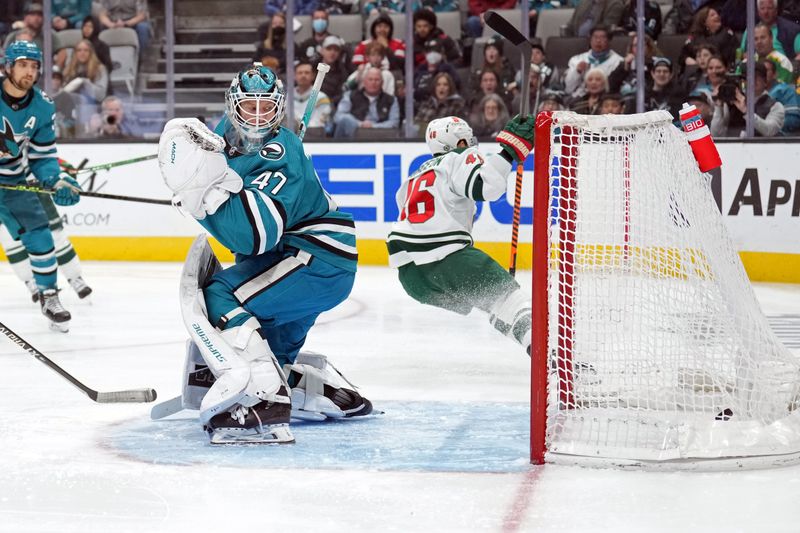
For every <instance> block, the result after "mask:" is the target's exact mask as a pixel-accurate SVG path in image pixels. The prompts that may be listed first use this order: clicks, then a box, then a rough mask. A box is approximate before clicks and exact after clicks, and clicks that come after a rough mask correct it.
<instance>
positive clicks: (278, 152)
mask: <svg viewBox="0 0 800 533" xmlns="http://www.w3.org/2000/svg"><path fill="white" fill-rule="evenodd" d="M285 153H286V149H285V148H284V147H283V145H282V144H281V143H277V142H271V143H269V144H267V145H266V146H265V147H263V148H262V149H261V150H260V151H259V155H261V157H263V158H264V159H267V160H269V161H278V160H279V159H281V158H282V157H283V155H284V154H285Z"/></svg>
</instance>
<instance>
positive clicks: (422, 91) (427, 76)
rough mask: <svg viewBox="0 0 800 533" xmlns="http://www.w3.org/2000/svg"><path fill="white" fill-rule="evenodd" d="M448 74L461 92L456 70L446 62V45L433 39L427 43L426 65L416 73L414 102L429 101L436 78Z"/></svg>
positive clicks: (421, 66)
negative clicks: (441, 74)
mask: <svg viewBox="0 0 800 533" xmlns="http://www.w3.org/2000/svg"><path fill="white" fill-rule="evenodd" d="M442 72H446V73H447V74H448V75H450V78H451V79H453V80H454V82H455V84H456V91H457V92H460V90H461V86H460V83H459V82H458V72H457V71H456V68H455V67H454V66H453V65H451V64H449V63H447V62H445V55H444V45H443V44H442V42H441V41H440V40H439V39H431V40H430V41H428V42H427V43H425V63H424V64H422V65H420V66H419V67H417V70H416V71H415V72H414V100H415V101H417V102H420V101H422V100H425V99H427V98H428V97H429V96H430V95H431V92H432V90H433V80H434V78H435V77H436V76H437V75H438V74H440V73H442Z"/></svg>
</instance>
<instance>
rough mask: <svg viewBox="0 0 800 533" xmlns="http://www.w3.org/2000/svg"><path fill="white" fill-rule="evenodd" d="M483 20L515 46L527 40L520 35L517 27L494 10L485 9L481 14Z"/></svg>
mask: <svg viewBox="0 0 800 533" xmlns="http://www.w3.org/2000/svg"><path fill="white" fill-rule="evenodd" d="M483 20H484V22H486V24H487V25H488V26H489V27H490V28H492V29H493V30H494V31H496V32H497V33H499V34H500V35H502V36H503V37H505V38H506V39H508V40H509V41H511V42H512V43H513V44H514V45H515V46H519V45H521V44H523V43H525V42H527V39H526V38H525V36H524V35H522V33H520V31H519V30H518V29H517V28H515V27H514V26H512V25H511V23H510V22H509V21H507V20H506V19H504V18H503V16H502V15H500V14H498V13H496V12H494V11H487V12H486V14H485V15H484V16H483ZM529 44H530V43H529Z"/></svg>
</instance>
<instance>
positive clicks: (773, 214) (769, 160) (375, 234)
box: [59, 143, 800, 282]
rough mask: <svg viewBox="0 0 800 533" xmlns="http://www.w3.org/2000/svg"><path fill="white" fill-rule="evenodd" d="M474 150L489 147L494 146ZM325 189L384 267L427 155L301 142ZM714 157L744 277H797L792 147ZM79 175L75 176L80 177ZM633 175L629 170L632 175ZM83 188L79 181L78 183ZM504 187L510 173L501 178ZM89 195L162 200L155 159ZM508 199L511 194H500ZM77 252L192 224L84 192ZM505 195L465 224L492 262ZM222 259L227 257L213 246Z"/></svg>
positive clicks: (162, 244) (798, 155)
mask: <svg viewBox="0 0 800 533" xmlns="http://www.w3.org/2000/svg"><path fill="white" fill-rule="evenodd" d="M481 146H482V148H483V149H484V150H487V151H495V150H496V145H494V144H490V143H483V144H482V145H481ZM306 149H307V153H309V154H311V155H313V161H314V166H315V168H316V169H317V173H318V174H319V177H320V179H321V181H322V182H323V184H324V186H325V188H326V189H327V190H328V191H329V192H330V193H331V194H332V195H333V197H334V198H335V200H336V201H337V202H338V204H339V206H340V208H341V209H343V210H345V211H348V212H350V213H352V214H353V217H354V218H355V220H356V228H357V235H358V250H359V260H360V262H361V263H362V264H373V265H381V264H387V258H388V256H387V252H386V247H385V244H384V239H385V237H386V235H387V234H388V232H389V229H390V225H391V223H392V221H394V220H396V218H397V215H398V211H397V206H396V204H395V199H394V196H395V193H396V191H397V189H398V187H399V185H400V183H401V181H402V178H403V176H404V175H406V174H408V173H409V172H413V171H414V170H415V169H417V168H418V167H419V166H420V165H421V164H422V162H424V161H425V160H426V159H428V157H429V155H428V153H427V150H426V146H425V144H424V143H352V144H340V143H307V144H306ZM719 150H720V153H721V156H722V160H723V163H724V164H723V169H722V172H721V176H719V177H718V178H717V181H716V182H715V186H714V189H713V191H714V193H715V198H716V199H717V204H718V205H719V207H720V209H721V211H722V213H723V216H724V219H725V222H726V225H727V227H728V229H729V230H730V232H731V236H732V238H733V240H734V243H735V245H736V247H737V249H738V250H739V252H740V256H741V257H742V260H743V262H744V264H745V267H746V268H747V271H748V274H749V275H750V277H751V279H753V280H759V281H787V282H800V239H798V238H797V227H798V222H800V171H798V169H800V144H790V143H719ZM156 151H157V145H156V144H154V143H140V144H62V145H60V146H59V155H60V157H62V158H64V159H66V160H67V161H69V162H71V163H73V164H77V163H79V162H80V161H81V160H82V159H83V158H88V159H89V163H88V164H89V166H91V165H99V164H103V163H110V162H115V161H120V160H124V159H131V158H134V157H138V156H144V155H150V154H154V153H155V152H156ZM84 177H85V175H84ZM633 179H635V176H634V177H633ZM532 180H533V167H532V158H528V160H527V162H526V166H525V173H524V186H523V202H522V206H523V207H522V211H521V223H522V227H521V229H520V242H521V244H520V251H519V255H518V266H519V267H520V268H530V255H531V233H532V231H531V220H532V208H531V205H532V188H533V187H532ZM82 183H83V184H84V186H87V187H88V185H89V184H88V183H87V182H86V181H84V180H82ZM509 186H510V187H513V179H511V180H509ZM94 190H96V191H97V190H99V192H104V193H110V194H119V195H131V196H140V197H150V198H159V199H166V198H169V191H168V190H167V188H166V187H165V186H164V184H163V182H162V180H161V177H160V174H159V171H158V164H157V161H155V160H150V161H145V162H141V163H135V164H131V165H126V166H120V167H116V168H114V169H111V170H109V171H101V172H99V173H98V174H97V176H96V177H95V179H94ZM509 193H510V194H509V195H508V197H509V198H512V197H513V191H509ZM62 213H63V219H64V222H65V224H66V226H67V231H68V232H69V234H70V235H71V236H72V240H73V243H74V244H75V247H76V248H77V250H78V252H79V254H80V255H81V257H83V258H84V259H89V260H92V259H94V260H143V261H182V260H183V259H184V257H185V254H186V251H187V250H188V248H189V245H190V243H191V240H192V238H193V236H194V235H196V234H197V233H198V232H199V231H200V227H199V226H198V225H197V224H196V223H195V222H194V221H193V220H191V219H188V218H186V217H184V216H182V215H181V214H180V213H179V212H177V210H175V209H174V208H171V207H164V206H158V205H149V204H141V203H129V202H122V201H110V200H101V199H94V198H84V199H83V200H82V201H81V202H80V203H79V204H78V205H76V206H74V207H70V208H64V209H63V210H62ZM512 215H513V209H512V206H511V205H510V203H509V199H507V197H506V196H503V197H502V198H500V199H499V200H497V201H495V202H491V203H488V204H486V205H480V204H479V208H478V213H477V217H476V221H475V227H474V237H475V241H476V243H477V245H478V246H479V247H481V248H483V249H484V250H486V251H487V252H489V253H490V254H491V255H492V256H494V257H495V258H496V259H497V260H498V261H500V262H501V264H506V263H507V262H508V256H509V244H508V243H509V241H510V235H511V220H512ZM216 250H217V252H218V254H220V255H221V257H222V259H223V260H226V259H229V258H230V256H229V255H228V254H227V252H226V251H225V250H223V249H222V248H221V247H216Z"/></svg>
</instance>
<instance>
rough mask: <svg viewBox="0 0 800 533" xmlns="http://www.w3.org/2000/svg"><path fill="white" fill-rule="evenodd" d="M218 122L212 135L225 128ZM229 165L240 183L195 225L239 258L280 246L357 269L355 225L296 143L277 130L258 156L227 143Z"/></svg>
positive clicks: (293, 137)
mask: <svg viewBox="0 0 800 533" xmlns="http://www.w3.org/2000/svg"><path fill="white" fill-rule="evenodd" d="M228 127H229V125H228V121H227V118H226V119H223V120H222V121H221V122H220V124H219V126H218V127H217V130H216V132H217V133H218V134H219V135H222V136H224V134H225V131H226V130H227V129H228ZM225 156H226V157H227V159H228V165H229V166H230V167H231V168H232V169H233V170H235V171H236V172H237V173H238V174H239V175H240V176H241V177H242V179H243V180H244V188H243V189H242V191H241V192H239V193H237V194H235V195H231V197H230V199H229V200H228V201H227V202H225V203H224V204H223V205H222V206H221V207H220V208H219V210H217V212H216V213H214V214H213V215H209V216H207V217H206V218H205V219H203V220H201V221H200V223H201V224H202V225H203V227H204V228H206V229H207V230H208V231H209V232H210V233H211V234H212V235H213V236H214V237H216V238H217V239H218V240H219V241H220V242H221V243H222V244H223V245H224V246H226V247H227V248H228V249H230V250H231V251H233V252H234V253H236V254H237V255H239V256H252V255H259V254H262V253H264V252H266V251H268V250H272V249H274V248H276V247H280V246H293V247H295V248H298V249H301V250H305V251H307V252H309V253H311V254H312V255H313V256H314V257H316V258H319V259H321V260H322V261H325V262H327V263H330V264H332V265H335V266H338V267H340V268H343V269H345V270H349V271H352V272H354V271H355V270H356V260H357V258H358V254H357V252H356V235H355V224H354V223H353V218H352V216H351V215H350V214H349V213H344V212H341V211H339V210H338V208H337V206H336V203H335V202H334V201H333V200H332V199H331V198H330V196H328V194H327V193H326V192H325V190H324V189H323V188H322V184H321V183H320V180H319V177H318V176H317V173H316V171H315V170H314V167H313V165H312V163H311V159H310V158H309V157H308V156H307V155H306V154H305V151H304V149H303V145H302V143H301V142H300V139H299V138H298V137H297V136H296V135H295V134H294V133H292V132H291V131H289V130H287V129H285V128H280V130H279V131H278V132H277V134H276V135H275V136H274V137H272V139H270V141H269V142H267V143H266V144H265V145H264V146H263V147H262V148H261V150H259V151H258V152H257V153H252V154H242V153H240V152H238V151H237V150H236V149H235V148H233V147H231V146H230V145H228V144H227V143H226V151H225Z"/></svg>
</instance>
